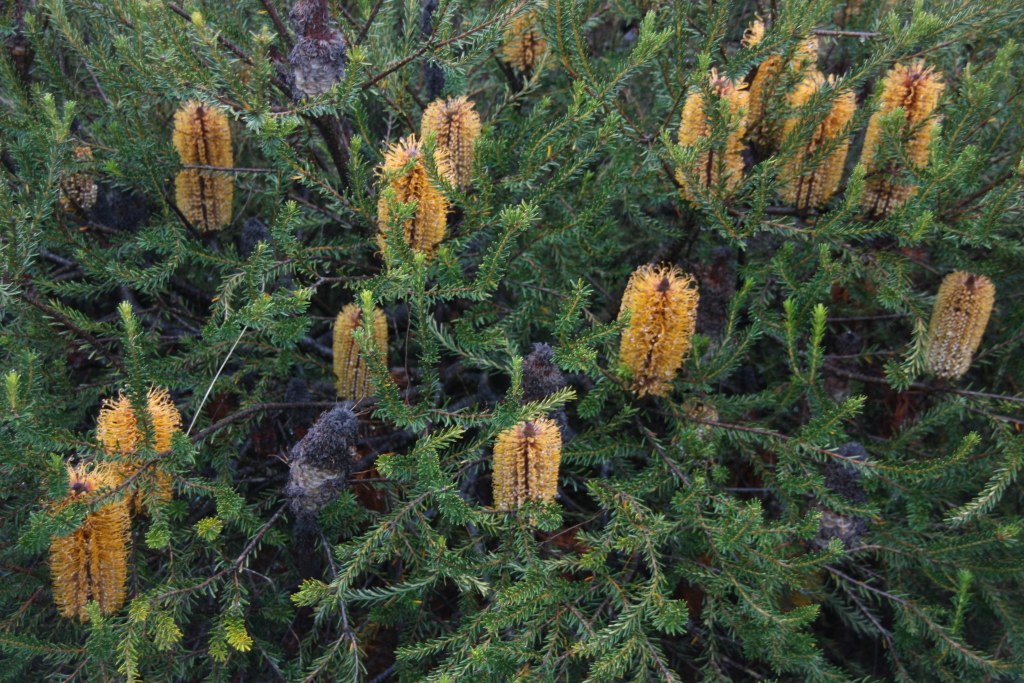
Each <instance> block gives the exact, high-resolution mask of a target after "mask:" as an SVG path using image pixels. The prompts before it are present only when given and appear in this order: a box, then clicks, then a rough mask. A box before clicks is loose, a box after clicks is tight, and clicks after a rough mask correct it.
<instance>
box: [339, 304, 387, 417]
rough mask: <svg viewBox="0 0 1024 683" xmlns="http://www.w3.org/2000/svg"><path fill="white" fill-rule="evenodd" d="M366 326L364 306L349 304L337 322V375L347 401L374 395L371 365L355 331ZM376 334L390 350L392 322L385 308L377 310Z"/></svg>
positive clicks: (374, 331) (384, 347) (343, 397)
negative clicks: (354, 334)
mask: <svg viewBox="0 0 1024 683" xmlns="http://www.w3.org/2000/svg"><path fill="white" fill-rule="evenodd" d="M362 326H363V309H362V308H360V307H359V306H358V305H357V304H348V305H347V306H345V307H344V308H342V309H341V313H339V314H338V318H337V320H335V322H334V377H335V383H334V385H335V387H337V389H338V396H339V397H341V398H342V399H344V400H346V401H359V400H361V399H364V398H368V397H369V396H372V395H373V384H372V383H371V382H370V368H369V367H368V366H367V363H366V360H365V359H364V358H363V357H362V355H361V354H360V353H359V344H357V343H356V340H355V337H353V336H352V333H353V332H355V331H356V330H358V329H360V328H362ZM373 336H374V339H375V340H376V342H377V347H378V348H379V349H380V350H381V351H382V352H383V353H385V354H386V353H387V348H388V323H387V319H386V318H385V317H384V311H382V310H381V309H379V308H375V309H374V311H373Z"/></svg>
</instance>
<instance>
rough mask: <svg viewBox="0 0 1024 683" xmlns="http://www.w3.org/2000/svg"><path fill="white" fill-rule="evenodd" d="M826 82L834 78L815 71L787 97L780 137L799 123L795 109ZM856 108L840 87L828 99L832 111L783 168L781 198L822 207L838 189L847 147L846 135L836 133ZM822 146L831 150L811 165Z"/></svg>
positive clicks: (800, 206)
mask: <svg viewBox="0 0 1024 683" xmlns="http://www.w3.org/2000/svg"><path fill="white" fill-rule="evenodd" d="M826 83H828V84H829V85H835V77H834V76H830V77H829V78H828V80H827V81H826V80H825V78H824V76H822V75H821V74H820V73H815V74H812V75H811V76H810V77H808V78H807V79H805V80H804V81H803V82H802V83H801V84H800V85H798V86H797V88H796V90H795V91H794V92H793V94H792V95H791V96H790V105H791V107H792V109H793V111H792V112H791V114H790V116H789V118H788V119H786V121H785V123H784V124H783V136H786V135H789V133H790V132H791V131H792V130H793V129H794V128H795V127H796V126H797V124H798V123H800V116H799V115H798V112H797V111H796V110H797V109H799V108H800V107H802V106H804V105H805V104H807V101H808V100H810V99H811V97H812V96H813V95H814V94H815V93H817V92H818V91H819V90H821V88H822V86H824V85H825V84H826ZM856 108H857V105H856V101H855V98H854V94H853V92H852V91H850V90H844V91H843V92H840V93H838V94H837V95H836V98H835V100H834V101H833V102H832V110H831V111H829V113H828V115H827V116H826V117H825V120H824V121H822V122H821V123H820V124H819V125H818V127H817V128H815V129H814V133H813V134H812V135H811V137H810V139H809V140H808V141H807V142H806V143H805V144H804V145H803V146H802V147H800V148H799V149H797V150H796V153H795V154H794V155H793V156H792V157H790V159H789V161H787V162H786V164H785V166H784V167H783V169H782V178H783V179H784V181H783V185H782V187H781V188H780V190H779V195H780V196H781V197H782V201H784V202H786V203H787V204H789V205H791V206H793V207H795V208H797V209H800V210H805V209H809V208H812V207H822V206H824V205H825V204H826V203H828V200H829V199H831V198H832V196H833V195H835V193H836V190H837V189H839V181H840V180H842V177H843V167H844V166H845V164H846V153H847V151H848V150H849V149H850V139H849V137H845V136H844V137H842V138H841V139H840V136H842V135H843V132H844V131H845V129H846V126H847V125H848V124H849V123H850V119H852V118H853V113H854V111H856ZM822 147H827V148H831V149H832V151H831V152H830V153H829V154H828V156H826V157H825V158H824V159H820V160H819V161H820V163H819V164H818V165H817V166H816V167H813V168H812V167H811V166H810V162H811V160H812V159H813V158H814V157H815V153H816V152H817V151H818V150H819V149H821V148H822Z"/></svg>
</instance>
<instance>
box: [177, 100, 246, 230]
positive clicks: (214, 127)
mask: <svg viewBox="0 0 1024 683" xmlns="http://www.w3.org/2000/svg"><path fill="white" fill-rule="evenodd" d="M172 140H173V142H174V149H176V150H178V156H179V157H180V158H181V163H182V165H184V166H213V167H219V168H231V167H232V166H234V157H233V155H232V153H231V129H230V127H229V126H228V117H227V116H225V115H224V112H223V111H221V110H220V109H218V108H216V107H211V106H209V105H206V104H202V103H200V102H186V103H185V104H183V105H182V107H181V108H180V109H179V110H178V111H177V112H176V113H175V114H174V135H173V137H172ZM216 173H217V172H216V171H212V170H210V169H200V168H185V169H182V170H181V171H179V172H178V176H177V178H176V179H175V181H174V191H175V197H176V199H175V201H176V202H177V204H178V208H179V209H181V212H182V213H183V214H184V215H185V218H187V219H188V221H189V222H190V223H192V225H194V226H196V228H198V229H199V230H200V231H203V232H206V231H210V230H219V229H220V228H223V227H224V226H225V225H227V224H228V223H230V222H231V200H232V196H233V193H234V180H233V179H232V178H231V176H229V175H225V174H223V173H220V174H219V175H218V174H216Z"/></svg>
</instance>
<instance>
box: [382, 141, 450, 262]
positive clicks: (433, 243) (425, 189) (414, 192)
mask: <svg viewBox="0 0 1024 683" xmlns="http://www.w3.org/2000/svg"><path fill="white" fill-rule="evenodd" d="M434 158H435V160H436V162H437V170H438V172H439V173H443V174H445V175H446V176H448V175H450V171H449V170H448V158H447V155H446V154H445V152H444V150H443V149H442V148H441V147H440V146H438V147H437V148H436V153H435V157H434ZM410 165H411V167H410ZM407 167H409V168H408V169H407V170H405V171H404V172H403V173H399V172H400V171H402V170H403V169H406V168H407ZM380 172H381V175H383V176H385V177H386V178H390V183H391V189H393V190H394V191H395V199H396V200H397V201H399V202H403V203H408V202H416V214H415V215H414V216H413V217H412V218H410V219H409V220H407V221H406V222H405V241H406V243H407V244H408V245H409V247H410V248H411V249H412V250H413V251H414V252H417V253H421V254H429V253H431V252H432V251H434V249H435V248H436V247H437V245H438V244H440V243H441V240H442V239H444V229H445V224H446V223H447V221H448V198H447V197H445V196H444V195H443V194H442V193H441V191H440V190H439V189H438V188H437V186H436V185H435V184H434V183H433V182H431V180H430V178H429V177H428V176H427V167H426V165H425V164H424V163H423V145H422V144H421V143H420V141H419V140H417V139H416V136H415V135H410V136H409V137H407V138H402V139H401V140H400V141H398V142H396V143H395V144H393V145H391V146H390V147H388V151H387V152H386V153H385V154H384V165H383V167H382V168H381V170H380ZM394 174H399V175H397V176H395V175H394ZM377 220H378V225H379V227H380V232H379V233H378V235H377V243H378V244H379V245H380V248H381V250H383V249H384V247H385V239H384V235H385V232H386V230H387V224H388V206H387V202H386V201H384V196H383V195H381V198H380V200H379V201H378V202H377Z"/></svg>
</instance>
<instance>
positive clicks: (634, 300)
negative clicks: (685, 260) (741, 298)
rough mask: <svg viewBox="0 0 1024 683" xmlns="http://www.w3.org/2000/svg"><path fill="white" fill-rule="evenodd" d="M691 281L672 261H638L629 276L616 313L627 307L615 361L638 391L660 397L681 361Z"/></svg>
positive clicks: (691, 313) (691, 306)
mask: <svg viewBox="0 0 1024 683" xmlns="http://www.w3.org/2000/svg"><path fill="white" fill-rule="evenodd" d="M698 298H699V295H698V292H697V283H696V281H695V280H694V279H693V277H692V276H690V275H686V274H683V273H682V272H681V271H680V270H679V269H678V268H675V267H672V266H651V265H647V266H641V267H640V268H638V269H637V270H636V271H635V272H634V273H633V275H632V276H631V277H630V278H629V284H627V285H626V291H625V293H624V294H623V295H622V307H621V309H620V311H619V317H620V318H621V317H622V316H623V315H625V313H626V311H629V312H630V318H629V327H628V328H627V329H626V330H624V331H623V333H622V341H621V342H620V345H619V365H622V366H625V367H626V368H627V369H628V370H629V372H630V374H631V387H632V389H633V391H635V392H636V393H637V394H639V395H640V396H643V395H644V394H651V395H653V396H665V395H667V394H668V392H669V390H670V389H671V388H672V379H673V378H674V377H675V376H676V372H677V371H678V370H679V366H681V365H682V364H683V358H684V357H685V356H686V352H687V351H689V350H690V342H691V340H692V339H693V333H694V330H695V329H696V326H697V300H698Z"/></svg>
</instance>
